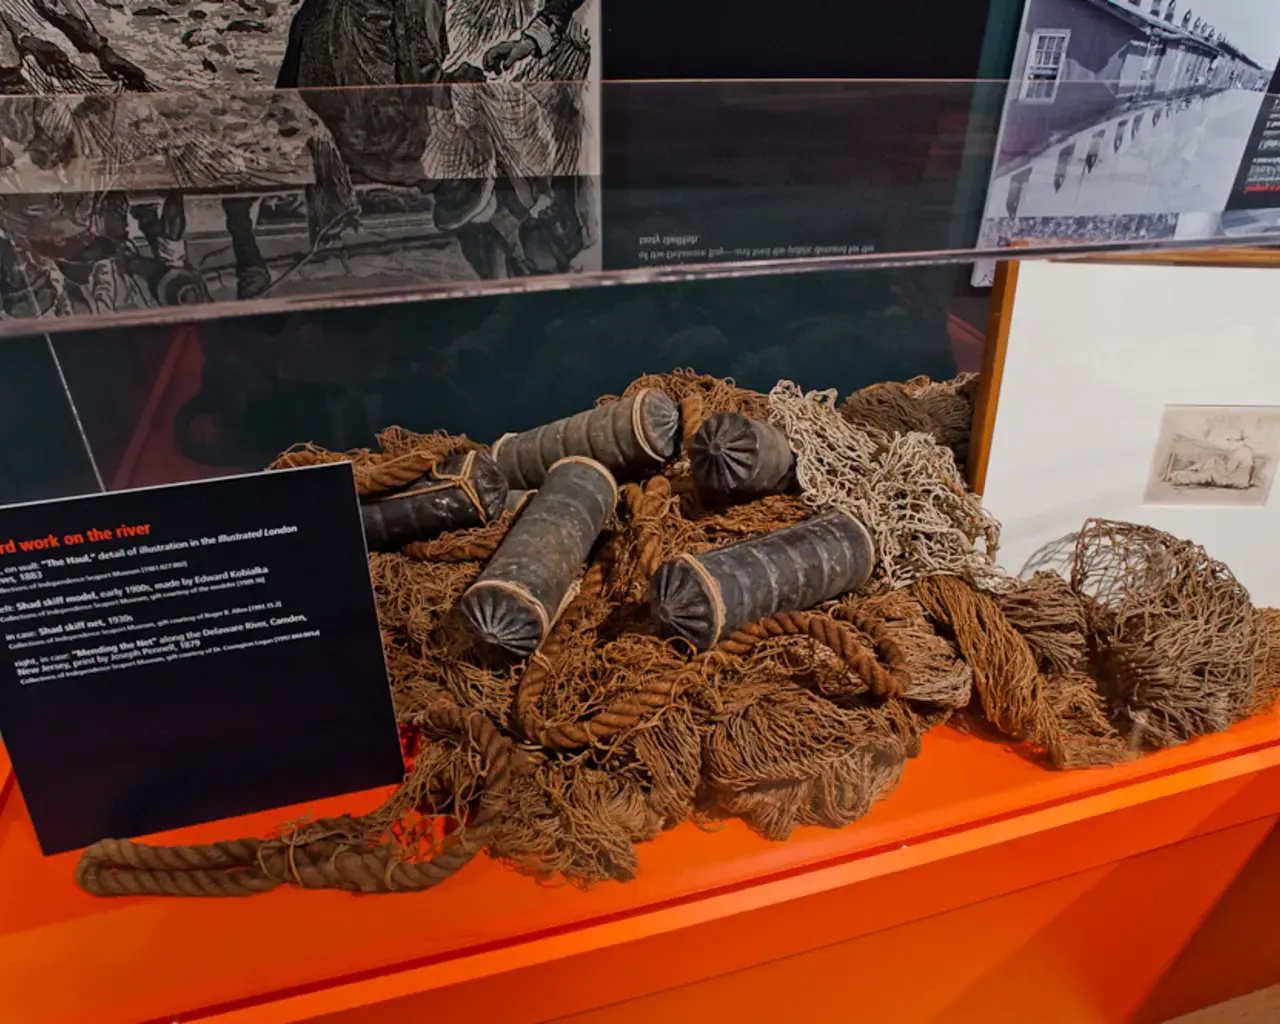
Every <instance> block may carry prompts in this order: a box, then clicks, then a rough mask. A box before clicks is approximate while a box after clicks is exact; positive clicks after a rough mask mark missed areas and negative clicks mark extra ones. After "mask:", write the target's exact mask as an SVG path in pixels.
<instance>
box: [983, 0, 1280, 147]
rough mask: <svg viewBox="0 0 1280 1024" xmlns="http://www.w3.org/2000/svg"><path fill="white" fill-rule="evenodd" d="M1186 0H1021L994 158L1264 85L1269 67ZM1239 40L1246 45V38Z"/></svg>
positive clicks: (1268, 79) (1252, 89)
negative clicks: (1137, 112) (1142, 112)
mask: <svg viewBox="0 0 1280 1024" xmlns="http://www.w3.org/2000/svg"><path fill="white" fill-rule="evenodd" d="M1241 42H1242V41H1240V40H1230V39H1227V38H1226V36H1225V34H1223V33H1221V32H1220V31H1218V29H1217V28H1216V27H1215V26H1214V25H1213V24H1211V23H1210V20H1209V19H1207V18H1202V17H1200V15H1199V14H1198V13H1197V12H1196V10H1195V9H1194V6H1193V4H1192V3H1190V2H1188V0H1030V3H1029V5H1028V9H1027V13H1026V19H1025V22H1024V25H1023V38H1022V40H1021V44H1020V46H1019V47H1018V56H1017V59H1016V61H1015V63H1014V67H1013V72H1012V76H1011V77H1012V79H1013V81H1012V83H1011V88H1010V97H1009V103H1008V109H1007V110H1006V112H1005V123H1004V134H1003V139H1002V143H1001V147H1000V164H1001V165H1002V166H1007V165H1008V164H1010V163H1013V162H1017V161H1021V160H1025V159H1027V158H1030V157H1034V156H1035V155H1037V154H1038V153H1040V152H1042V151H1044V150H1045V149H1047V148H1048V147H1050V146H1052V145H1053V144H1054V143H1055V142H1056V141H1057V140H1058V139H1061V138H1063V137H1066V136H1069V135H1071V134H1073V133H1074V132H1076V131H1078V130H1080V129H1081V128H1084V127H1086V126H1088V125H1090V124H1093V123H1095V122H1098V121H1101V120H1104V119H1106V118H1108V117H1110V116H1112V115H1114V114H1116V113H1117V112H1120V111H1123V110H1124V109H1125V108H1128V107H1133V108H1138V107H1140V106H1143V105H1145V104H1148V103H1152V102H1156V101H1161V100H1169V99H1175V98H1179V97H1185V96H1194V95H1208V94H1211V93H1215V92H1220V91H1222V90H1226V89H1245V90H1250V91H1255V92H1262V91H1265V90H1266V88H1267V85H1268V84H1269V82H1270V80H1271V71H1272V69H1271V68H1264V67H1263V66H1262V65H1261V64H1259V63H1258V62H1257V61H1255V60H1253V59H1252V58H1250V57H1249V56H1248V55H1247V54H1246V53H1244V52H1243V50H1242V49H1240V48H1239V44H1241ZM1245 42H1247V41H1245Z"/></svg>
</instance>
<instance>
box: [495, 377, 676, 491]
mask: <svg viewBox="0 0 1280 1024" xmlns="http://www.w3.org/2000/svg"><path fill="white" fill-rule="evenodd" d="M679 436H680V409H679V408H678V407H677V406H676V404H675V403H674V402H673V401H671V399H670V398H668V397H667V396H666V395H664V394H663V393H662V392H661V391H657V390H655V389H653V388H645V389H644V390H642V391H639V392H637V393H636V394H635V395H633V396H632V397H630V398H620V399H618V400H617V401H613V402H608V403H606V404H605V405H601V406H599V407H597V408H595V409H589V410H587V411H586V412H580V413H578V414H577V415H575V416H570V417H568V418H567V419H563V420H556V421H555V422H554V423H548V424H547V425H546V426H542V427H537V428H535V429H534V430H526V431H525V432H524V433H522V434H504V435H503V436H502V437H500V438H498V440H497V441H495V442H494V444H493V457H494V459H495V460H496V461H497V463H498V466H499V468H500V469H501V470H502V474H503V476H504V477H506V480H507V484H508V485H509V486H511V487H512V488H514V489H519V490H534V489H537V488H538V487H541V486H542V482H543V480H545V479H546V475H547V469H548V467H550V466H553V465H555V464H556V463H557V462H559V461H560V460H561V459H564V458H567V457H569V456H573V455H578V456H582V457H584V458H588V459H594V460H595V461H596V462H599V463H600V464H601V465H602V466H604V467H605V468H606V469H608V470H609V471H610V472H611V473H613V474H615V475H616V476H619V477H624V478H625V477H631V476H637V475H640V476H643V475H645V474H647V473H651V472H653V471H655V470H656V469H657V468H658V467H659V466H661V465H662V464H663V463H665V462H667V461H668V460H669V459H671V458H672V457H673V456H674V455H675V453H676V448H677V447H678V443H679Z"/></svg>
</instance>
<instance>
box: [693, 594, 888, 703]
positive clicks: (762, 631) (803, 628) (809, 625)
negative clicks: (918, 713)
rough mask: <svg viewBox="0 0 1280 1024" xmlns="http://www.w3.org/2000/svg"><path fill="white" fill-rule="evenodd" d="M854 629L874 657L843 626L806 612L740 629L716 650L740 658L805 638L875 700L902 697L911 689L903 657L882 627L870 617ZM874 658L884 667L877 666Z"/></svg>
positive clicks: (861, 619)
mask: <svg viewBox="0 0 1280 1024" xmlns="http://www.w3.org/2000/svg"><path fill="white" fill-rule="evenodd" d="M855 625H856V626H857V628H858V629H859V630H860V631H861V632H863V633H865V634H866V635H867V637H868V639H870V640H871V642H872V644H873V646H874V647H875V650H876V654H875V655H873V654H871V653H869V652H868V651H866V650H865V649H864V648H863V646H862V645H861V644H860V643H858V638H857V637H856V636H855V635H854V633H853V632H852V630H850V629H849V628H848V627H847V626H844V625H842V624H841V623H839V622H837V621H836V620H835V619H833V618H831V617H830V616H827V615H818V614H815V613H809V612H779V613H778V614H777V615H773V616H770V617H769V618H765V619H761V620H760V621H759V622H755V623H752V624H751V625H749V626H743V627H742V628H741V629H739V630H737V631H736V632H734V633H732V634H730V635H729V636H728V637H726V638H725V639H724V640H723V641H722V642H721V643H720V646H719V648H718V650H720V651H723V652H724V653H725V654H734V655H737V656H739V657H741V656H742V655H744V654H749V653H750V652H751V651H753V650H755V649H756V648H757V647H759V646H760V645H761V644H762V643H764V642H765V641H766V640H772V639H774V638H775V637H783V636H809V637H812V638H813V639H814V640H816V641H817V642H818V643H820V644H822V645H823V646H825V647H827V648H829V649H830V650H831V651H832V653H834V654H835V655H836V656H837V657H838V658H840V660H841V661H843V662H844V663H845V664H846V665H847V666H848V667H849V670H850V671H851V672H853V674H854V675H856V676H857V677H858V678H859V679H860V680H862V683H863V685H865V686H866V688H867V689H868V690H870V691H871V693H873V694H874V695H875V696H877V697H901V696H903V695H904V694H905V693H906V692H907V689H908V687H910V685H911V675H910V673H909V672H908V671H907V668H906V655H905V653H904V652H903V651H902V649H901V648H900V647H899V646H898V644H897V643H895V642H894V641H893V640H891V639H889V637H888V636H887V634H886V633H885V631H884V628H883V625H882V624H880V623H878V622H876V621H875V620H873V619H872V618H871V617H870V616H867V615H859V616H858V617H857V621H856V622H855ZM877 656H878V657H879V658H880V659H883V661H884V662H885V664H881V663H880V661H879V660H877Z"/></svg>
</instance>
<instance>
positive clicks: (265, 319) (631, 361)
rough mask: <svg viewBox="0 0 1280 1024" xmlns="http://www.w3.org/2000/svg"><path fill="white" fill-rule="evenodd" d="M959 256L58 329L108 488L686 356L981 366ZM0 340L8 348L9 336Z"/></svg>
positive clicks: (492, 429)
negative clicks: (936, 262)
mask: <svg viewBox="0 0 1280 1024" xmlns="http://www.w3.org/2000/svg"><path fill="white" fill-rule="evenodd" d="M964 270H965V268H958V267H915V268H902V269H895V270H875V271H867V270H863V271H856V272H853V271H843V272H829V273H825V274H805V275H798V276H792V277H788V276H783V277H774V278H763V279H760V280H750V281H748V280H725V281H690V282H681V283H672V284H653V285H642V286H638V287H635V288H604V289H594V290H579V291H572V292H559V293H537V294H529V295H507V296H494V297H486V298H478V299H460V300H455V301H453V302H428V303H412V304H405V305H397V306H387V307H377V308H350V309H343V310H329V311H324V312H299V313H292V314H285V315H270V316H256V317H247V318H239V319H232V320H226V321H220V322H214V323H200V324H196V325H189V326H183V327H179V328H177V329H173V328H169V327H145V328H129V329H120V330H110V331H92V332H84V333H79V332H73V333H68V334H61V335H57V336H55V337H54V339H53V345H54V349H55V350H56V352H57V357H58V361H59V363H60V365H61V367H62V369H63V372H64V373H65V375H66V380H67V385H68V388H69V389H70V392H71V394H72V395H73V396H74V399H75V406H76V410H77V412H78V415H79V418H80V421H81V422H82V423H83V425H84V430H85V433H86V434H87V436H88V438H89V440H90V444H91V446H92V450H93V453H94V457H95V459H96V461H97V464H98V465H99V467H100V468H101V472H102V477H103V481H104V483H105V485H106V487H108V488H109V489H116V488H125V487H138V486H147V485H152V484H161V483H170V482H176V481H179V480H190V479H198V478H203V477H209V476H216V475H220V474H226V473H234V472H240V471H244V470H251V469H259V468H261V467H262V466H264V465H266V464H267V463H268V462H270V461H271V460H272V459H273V458H274V457H275V456H276V455H277V454H278V453H279V452H281V451H282V450H284V449H285V448H287V447H289V446H291V445H293V444H295V443H298V442H300V441H314V442H316V443H318V444H321V445H323V446H325V447H327V448H330V449H333V450H342V449H348V448H354V447H365V446H371V445H373V444H374V443H375V434H376V432H377V431H378V430H380V429H382V428H383V427H386V426H389V425H392V424H398V425H402V426H405V427H409V428H410V429H414V430H419V431H430V430H437V429H446V430H448V431H450V432H452V433H462V432H464V433H466V434H468V436H470V437H472V438H474V439H475V440H478V441H482V442H486V443H488V442H491V441H494V440H496V439H497V438H498V437H499V436H500V435H502V434H503V433H506V432H507V431H509V430H524V429H527V428H529V427H534V426H537V425H539V424H541V423H545V422H548V421H550V420H554V419H557V418H559V417H562V416H567V415H570V414H572V413H575V412H578V411H580V410H582V409H585V408H589V407H590V406H591V405H592V404H593V403H594V402H595V401H596V399H597V398H598V397H599V396H601V395H605V394H617V393H619V392H620V391H621V390H622V389H623V388H625V387H626V386H627V385H628V384H629V383H630V382H631V381H632V380H634V379H635V378H636V377H638V376H640V375H641V374H644V373H650V372H662V373H665V372H669V371H670V370H671V369H672V368H673V367H677V366H689V367H694V368H696V369H697V370H698V372H701V373H711V374H716V375H727V376H732V377H734V378H736V379H737V380H738V381H739V382H740V383H742V384H744V385H746V386H748V387H753V388H757V389H762V390H766V391H767V390H768V389H769V388H771V387H772V386H773V385H774V384H775V383H776V382H777V381H778V380H779V379H780V378H787V379H791V380H795V381H797V382H798V383H800V384H801V385H802V386H804V387H806V388H829V387H838V388H839V389H840V391H841V393H842V394H847V393H849V392H851V391H853V390H855V389H857V388H860V387H864V386H866V385H869V384H873V383H876V382H879V381H883V380H906V379H909V378H911V377H913V376H916V375H918V374H927V375H929V376H931V377H933V378H935V379H947V378H950V377H952V376H954V375H955V374H956V373H958V372H960V371H976V370H977V369H978V368H979V367H980V365H981V360H982V352H983V344H984V338H983V333H982V331H981V330H979V329H978V327H977V326H976V325H979V324H982V323H983V322H984V317H985V310H986V300H985V299H984V298H982V297H971V296H968V295H966V294H965V289H964V288H963V287H961V285H960V279H961V278H962V276H963V273H964ZM4 347H5V346H0V350H3V348H4Z"/></svg>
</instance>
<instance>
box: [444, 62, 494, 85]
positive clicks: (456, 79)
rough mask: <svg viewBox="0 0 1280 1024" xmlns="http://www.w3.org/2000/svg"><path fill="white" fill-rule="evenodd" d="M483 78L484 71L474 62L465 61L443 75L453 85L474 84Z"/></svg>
mask: <svg viewBox="0 0 1280 1024" xmlns="http://www.w3.org/2000/svg"><path fill="white" fill-rule="evenodd" d="M484 80H485V77H484V72H483V71H481V70H480V69H479V68H478V67H476V66H475V65H474V64H468V63H467V62H466V61H463V62H462V63H461V64H459V65H458V66H457V67H456V68H454V69H453V70H452V71H450V72H448V73H447V74H446V75H445V81H447V82H449V83H451V84H454V85H457V84H459V83H463V84H475V83H477V82H483V81H484Z"/></svg>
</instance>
